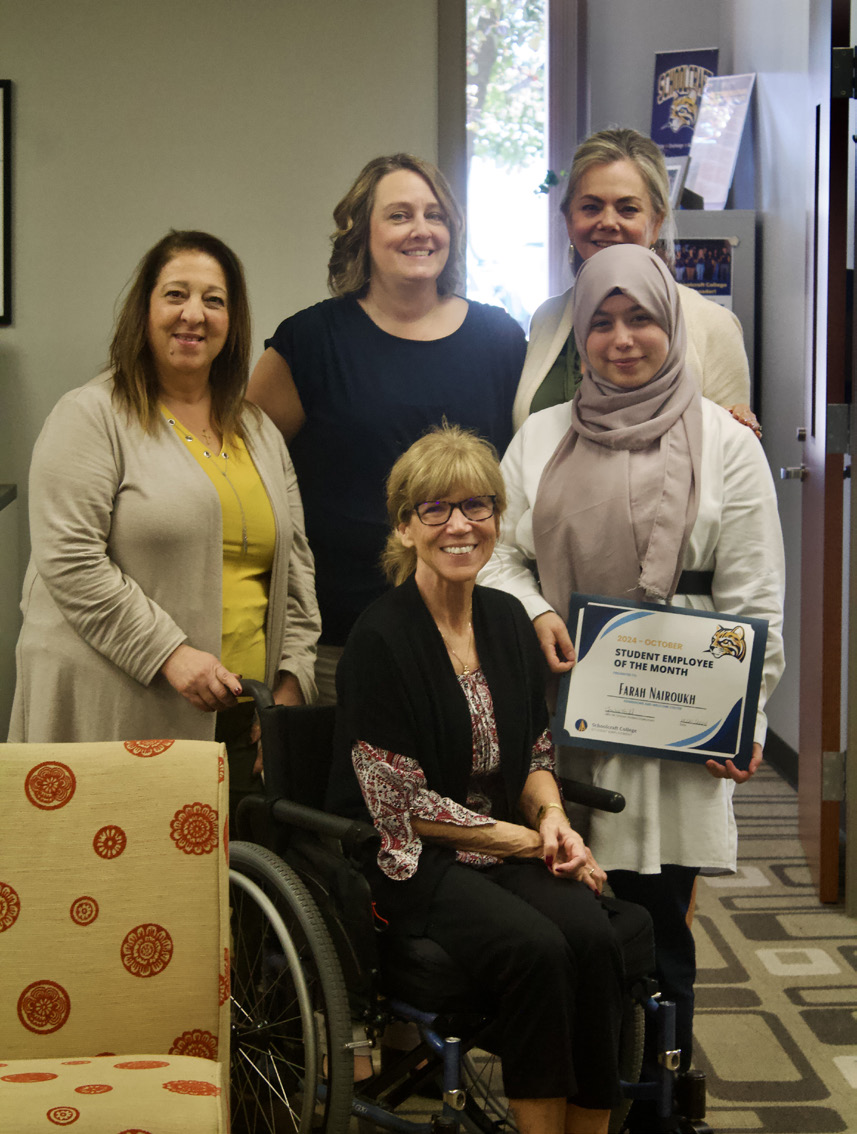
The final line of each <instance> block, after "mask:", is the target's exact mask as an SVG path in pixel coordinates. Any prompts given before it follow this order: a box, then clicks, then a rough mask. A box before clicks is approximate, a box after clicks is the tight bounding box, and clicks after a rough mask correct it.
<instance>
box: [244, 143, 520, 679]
mask: <svg viewBox="0 0 857 1134" xmlns="http://www.w3.org/2000/svg"><path fill="white" fill-rule="evenodd" d="M333 215H334V220H335V222H336V226H337V230H336V232H335V233H334V236H333V238H332V243H333V251H332V255H331V258H330V263H329V265H328V286H329V288H330V291H331V292H332V294H333V296H334V298H333V299H327V300H325V301H324V302H322V303H317V304H316V305H315V306H313V307H309V308H307V309H306V310H304V311H300V312H298V313H297V314H296V315H293V316H292V317H291V318H289V319H286V320H285V321H284V322H282V323H281V324H280V326H279V327H278V328H277V330H276V331H275V333H274V335H273V337H272V338H270V339H268V340H267V341H266V343H265V346H266V350H265V352H264V354H263V355H262V357H261V359H260V360H259V362H258V364H257V366H256V369H255V371H254V373H253V376H252V378H251V381H250V390H249V396H250V398H251V399H252V400H253V401H255V402H256V403H257V404H258V405H260V406H261V407H262V408H263V409H264V410H265V411H266V412H267V413H268V414H269V415H270V416H271V417H272V418H273V419H274V421H275V422H276V423H277V425H278V426H279V427H280V429H281V431H282V433H283V436H284V437H285V439H286V441H287V443H288V445H289V449H290V452H291V456H292V459H293V461H294V465H295V468H296V470H297V475H298V483H299V486H300V490H301V496H302V499H303V503H304V511H305V519H306V530H307V536H308V538H309V542H310V546H311V547H312V550H313V554H314V555H315V560H316V583H317V588H318V599H319V606H320V608H321V616H322V637H321V644H320V648H319V667H318V672H317V675H316V676H317V679H318V682H319V691H320V694H321V699H322V700H333V699H334V696H335V694H334V691H333V675H334V672H335V668H336V662H337V660H338V657H339V654H340V653H341V648H342V646H343V645H344V643H345V639H346V638H347V636H348V633H349V631H350V629H351V626H352V625H353V623H354V621H355V619H356V618H357V616H358V615H359V614H360V613H361V611H363V610H364V609H365V608H366V607H367V606H368V605H369V603H370V602H372V601H373V600H374V599H376V598H377V597H378V596H379V595H380V594H381V593H382V592H383V591H384V590H386V583H385V581H384V576H383V573H382V571H381V569H380V567H379V559H380V555H381V552H382V550H383V547H384V542H385V539H386V532H387V526H386V513H385V505H384V485H385V480H386V476H387V473H388V472H389V469H390V467H391V465H392V464H393V463H394V462H395V460H396V459H397V458H398V457H399V456H400V455H401V454H402V453H403V452H404V451H405V450H406V449H407V448H408V447H409V446H410V445H411V444H412V443H413V442H414V441H415V440H416V439H417V438H418V437H420V436H422V434H423V433H425V431H426V430H427V429H428V428H429V427H430V426H432V425H436V424H439V423H440V422H441V420H442V419H443V418H444V417H445V418H446V419H447V420H448V421H449V422H450V423H454V424H458V425H461V426H464V427H465V428H468V429H473V430H475V431H476V432H478V433H479V434H481V435H482V436H484V437H487V438H488V439H489V440H490V441H491V442H492V443H493V444H494V445H495V446H496V448H497V449H498V450H499V451H500V452H501V453H502V452H503V450H504V449H505V447H506V445H507V444H508V442H509V440H510V439H511V436H512V403H513V401H514V397H515V391H516V388H517V383H518V380H519V378H520V373H521V368H522V365H523V360H524V354H525V351H526V343H525V339H524V334H523V331H522V330H521V328H520V327H519V326H518V324H517V323H515V322H514V320H513V319H512V318H511V317H510V316H509V315H507V314H506V312H505V311H503V310H501V309H500V308H497V307H491V306H488V305H486V304H481V303H473V302H469V301H467V300H465V299H463V298H461V297H460V296H459V295H457V294H456V288H457V286H458V283H459V277H460V272H461V266H462V260H463V220H462V215H461V211H460V209H459V207H458V205H457V203H456V201H455V199H454V197H453V196H452V192H451V190H450V188H449V186H448V184H447V182H446V180H445V178H444V177H443V175H442V174H441V173H440V172H439V171H438V170H437V169H436V168H435V167H434V166H432V165H430V164H429V163H428V162H424V161H422V160H421V159H419V158H415V157H412V156H410V155H408V154H396V155H393V156H392V157H381V158H375V159H374V160H373V161H371V162H369V164H368V165H367V166H366V167H365V168H364V169H363V170H362V171H361V173H360V175H359V176H358V178H357V180H356V181H355V182H354V184H353V185H352V187H351V189H350V190H349V191H348V193H347V194H346V195H345V197H343V199H342V200H341V201H340V202H339V204H338V205H337V206H336V209H335V210H334V214H333Z"/></svg>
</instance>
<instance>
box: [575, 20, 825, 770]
mask: <svg viewBox="0 0 857 1134" xmlns="http://www.w3.org/2000/svg"><path fill="white" fill-rule="evenodd" d="M589 28H590V39H589V74H590V90H591V125H592V129H593V130H597V129H601V128H603V127H604V126H608V125H611V124H621V125H626V126H633V127H635V128H636V129H638V130H642V131H644V132H645V133H648V131H649V127H650V125H651V105H652V80H653V71H654V55H655V53H656V52H657V51H667V50H672V49H678V48H687V47H718V48H719V49H720V66H719V70H720V73H721V74H729V73H730V72H732V73H736V74H740V73H743V72H748V71H754V72H756V75H757V78H756V90H755V96H754V101H753V107H752V118H751V121H750V124H749V125H750V132H749V137H750V144H749V145H748V146H746V147H744V148H742V153H741V155H740V160H739V169H738V171H737V173H736V184H738V183H740V185H741V187H742V191H741V198H742V199H741V200H740V202H739V203H740V206H741V207H742V208H750V209H752V208H755V209H756V211H757V214H758V223H759V238H760V243H759V247H758V249H757V271H758V278H759V283H760V286H759V289H758V296H757V308H756V321H757V335H758V339H757V349H756V366H757V373H758V375H759V378H760V385H761V404H760V407H759V408H760V413H761V417H762V422H763V425H764V435H765V436H764V446H765V451H766V453H767V456H768V460H769V462H770V464H771V467H772V469H773V470H774V472H775V475H776V478H777V479H776V484H777V492H778V497H779V505H780V517H781V519H782V524H783V534H784V537H785V543H786V567H787V572H788V574H787V595H786V620H785V637H786V658H787V662H788V667H787V669H786V674H785V676H784V678H783V680H782V682H781V683H780V686H779V688H778V690H777V692H776V694H775V695H774V698H773V700H772V702H771V704H770V707H769V712H768V716H769V720H770V724H771V727H772V728H773V729H774V730H775V731H776V732H777V733H778V735H779V736H780V737H781V738H782V739H783V740H784V741H786V743H787V744H789V745H790V746H791V747H792V748H794V749H795V750H797V748H798V710H799V696H798V690H799V681H798V673H799V669H798V666H799V657H800V638H799V626H800V488H799V482H797V481H786V482H781V481H780V480H779V469H780V467H781V466H784V465H799V464H800V447H799V445H798V443H797V442H796V441H795V430H796V428H797V427H798V426H799V425H802V424H804V421H803V419H804V373H805V357H806V330H805V326H806V316H805V302H806V289H805V284H806V280H805V267H804V264H805V256H806V246H807V244H806V242H807V239H808V235H809V234H808V232H807V223H808V222H807V214H806V200H807V185H808V184H809V183H810V180H811V178H812V158H811V154H812V136H813V134H812V132H813V129H814V127H813V119H812V109H811V107H810V104H809V98H808V85H807V78H806V71H807V65H808V56H807V41H808V29H809V0H720V2H719V3H716V4H713V3H710V4H701V3H688V0H594V2H592V3H590V5H589Z"/></svg>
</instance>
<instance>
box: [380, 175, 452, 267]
mask: <svg viewBox="0 0 857 1134" xmlns="http://www.w3.org/2000/svg"><path fill="white" fill-rule="evenodd" d="M448 258H449V228H448V227H447V221H446V214H445V212H444V210H443V208H442V206H441V205H440V203H439V201H438V200H437V198H436V197H435V195H434V192H433V191H432V189H431V187H430V185H429V184H428V182H427V181H424V180H423V178H422V177H420V175H419V174H418V173H414V172H413V170H410V169H398V170H396V171H395V172H394V173H388V174H387V175H386V176H385V177H382V178H381V180H380V181H379V182H378V185H377V187H376V189H375V200H374V203H373V205H372V216H371V219H370V222H369V259H370V261H371V269H370V284H371V283H384V282H391V283H400V282H403V281H413V282H417V283H420V282H425V281H432V282H435V283H436V282H437V278H438V276H439V275H440V273H441V272H442V271H443V269H444V267H445V266H446V261H447V259H448Z"/></svg>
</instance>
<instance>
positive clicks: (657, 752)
mask: <svg viewBox="0 0 857 1134" xmlns="http://www.w3.org/2000/svg"><path fill="white" fill-rule="evenodd" d="M568 627H569V633H570V634H571V639H572V641H573V642H574V648H575V650H576V651H577V664H576V665H575V667H574V669H572V670H571V672H570V673H568V674H566V675H565V676H564V677H563V679H562V682H561V684H560V691H559V698H558V704H557V711H556V716H555V717H554V720H553V722H552V729H553V737H554V741H555V743H557V744H564V745H567V746H570V747H580V748H596V749H603V750H605V751H607V752H627V753H633V754H635V755H638V756H660V757H663V758H665V759H668V760H687V761H690V762H692V763H700V764H704V763H705V761H706V760H712V759H713V760H720V761H721V762H722V761H725V760H727V759H729V760H732V761H733V762H734V764H735V766H736V767H737V768H742V769H743V768H746V767H747V765H748V764H749V763H750V757H751V756H752V752H753V733H754V730H755V725H756V709H757V707H758V703H759V687H760V684H761V679H762V663H763V661H764V656H765V641H766V639H767V635H768V624H767V622H766V621H765V620H764V619H762V618H746V617H744V618H730V617H729V616H727V615H722V614H718V613H716V612H715V611H709V610H690V609H689V608H687V607H677V606H662V605H660V604H655V603H644V602H630V601H623V600H620V599H609V598H604V597H602V596H600V595H579V594H574V595H572V596H571V605H570V609H569V619H568Z"/></svg>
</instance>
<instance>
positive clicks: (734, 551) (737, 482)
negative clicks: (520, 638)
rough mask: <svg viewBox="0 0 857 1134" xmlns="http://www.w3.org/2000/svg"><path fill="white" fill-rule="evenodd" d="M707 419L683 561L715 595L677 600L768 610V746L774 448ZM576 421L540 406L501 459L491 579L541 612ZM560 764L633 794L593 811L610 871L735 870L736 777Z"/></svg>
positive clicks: (778, 658)
mask: <svg viewBox="0 0 857 1134" xmlns="http://www.w3.org/2000/svg"><path fill="white" fill-rule="evenodd" d="M702 420H703V442H702V473H701V479H702V484H701V486H700V501H699V513H698V515H697V519H696V523H695V525H694V527H693V531H692V532H691V537H690V542H689V544H688V548H687V552H686V555H685V562H684V564H683V569H684V570H686V571H713V572H714V580H713V584H712V597H711V598H708V597H707V596H697V595H694V596H676V598H675V599H674V600H673V602H674V604H675V605H682V606H690V607H695V608H696V609H700V610H717V611H720V612H721V613H723V614H730V615H733V616H736V617H737V616H741V615H749V616H752V617H758V618H765V619H767V621H768V639H767V646H766V650H765V661H764V667H763V672H762V683H761V690H760V695H759V711H758V716H757V720H756V729H755V740H756V741H758V743H759V744H764V741H765V733H766V729H767V721H766V718H765V713H764V706H765V703H766V701H767V698H768V697H769V696H770V694H771V693H772V692H773V689H774V687H775V686H776V684H777V681H778V680H779V678H780V674H781V673H782V671H783V667H784V659H783V640H782V619H783V613H782V612H783V594H784V586H785V564H784V556H783V542H782V532H781V530H780V522H779V516H778V514H777V505H776V496H775V494H774V485H773V481H772V479H771V473H770V469H769V468H768V464H767V461H766V460H765V456H764V453H763V451H762V447H761V445H760V444H759V442H758V441H757V440H756V438H755V436H754V435H753V433H752V432H751V431H750V430H749V429H747V428H746V426H743V425H739V424H738V422H736V421H735V420H734V419H733V418H732V417H731V416H730V415H729V414H728V413H727V412H726V411H725V410H723V409H721V408H720V407H719V406H716V405H715V404H714V403H713V402H710V401H708V400H706V399H705V398H703V400H702ZM570 425H571V403H570V402H567V403H565V404H563V405H559V406H552V407H551V408H550V409H546V410H542V411H541V412H539V413H536V414H533V415H532V416H531V417H529V418H528V419H527V420H526V421H525V422H524V425H523V426H522V428H521V429H520V430H519V431H518V433H517V434H516V435H515V437H514V438H513V440H512V443H511V444H510V446H509V448H508V450H507V451H506V455H505V457H504V458H503V462H502V466H501V467H502V469H503V476H504V478H505V482H506V491H507V495H508V507H507V510H506V512H505V514H504V516H503V519H502V521H501V527H500V538H499V540H498V542H497V546H496V548H495V551H494V555H493V557H492V559H491V561H490V562H489V563H488V564H487V566H486V567H485V568H484V569H483V571H482V572H481V573H480V576H479V582H480V583H482V584H484V585H485V586H490V587H498V588H499V589H501V590H505V591H508V592H509V593H510V594H513V595H515V596H516V597H517V598H519V599H520V600H521V602H522V603H523V604H524V607H525V609H526V611H527V613H528V614H529V616H530V618H535V617H537V615H539V614H543V613H544V612H545V611H547V610H550V609H552V608H551V606H550V604H549V603H548V602H546V601H545V599H544V598H543V597H542V595H541V592H540V590H539V585H538V581H537V578H536V575H535V573H534V572H535V566H536V564H535V547H534V541H533V523H532V510H533V505H534V504H535V500H536V493H537V491H538V486H539V481H540V480H541V476H542V472H543V470H544V467H545V465H546V464H547V463H548V461H549V460H550V458H551V456H552V455H553V452H554V450H555V449H556V447H557V445H558V444H559V442H560V440H561V439H562V438H563V437H564V436H565V434H566V432H567V431H568V429H569V427H570ZM570 491H573V486H570ZM565 601H566V602H567V599H566V600H565ZM557 613H560V614H561V616H562V617H565V615H564V613H563V612H557ZM560 771H561V773H562V774H563V775H567V776H572V777H574V778H577V779H584V780H587V781H591V782H594V783H596V784H598V785H599V786H601V787H605V788H610V789H612V790H614V791H620V792H622V794H623V795H624V796H625V798H626V800H627V804H626V807H625V810H624V811H623V812H622V813H621V814H619V815H608V814H605V813H603V812H593V813H592V817H591V820H592V826H591V829H590V833H589V840H590V846H591V847H592V851H593V854H594V855H595V857H596V858H597V859H598V861H599V863H600V865H601V866H602V867H603V868H604V869H605V870H636V871H639V872H641V873H643V874H656V873H658V872H659V871H660V866H661V863H672V864H675V865H679V866H698V867H703V868H706V867H707V868H710V869H713V870H734V869H735V863H736V857H737V833H736V828H735V819H734V816H733V813H732V794H733V790H734V787H735V785H734V783H733V782H732V781H731V780H718V779H714V777H712V776H711V775H710V774H709V773H708V772H707V771H706V769H705V768H704V767H701V766H697V765H693V764H689V763H679V762H677V761H672V760H659V759H656V758H654V757H647V756H630V755H619V754H617V755H612V756H588V755H583V756H580V755H577V754H576V753H572V752H570V751H568V750H565V751H564V752H563V753H562V755H561V758H560Z"/></svg>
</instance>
